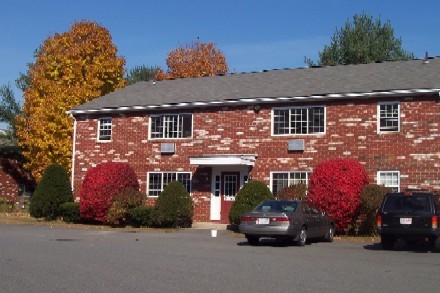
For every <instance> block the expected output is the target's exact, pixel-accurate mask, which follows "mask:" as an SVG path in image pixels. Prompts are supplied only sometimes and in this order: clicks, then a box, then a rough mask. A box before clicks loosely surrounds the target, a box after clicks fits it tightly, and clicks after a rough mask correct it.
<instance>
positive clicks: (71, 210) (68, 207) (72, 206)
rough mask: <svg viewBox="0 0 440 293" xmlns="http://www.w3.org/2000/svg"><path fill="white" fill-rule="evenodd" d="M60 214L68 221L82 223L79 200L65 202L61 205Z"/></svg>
mask: <svg viewBox="0 0 440 293" xmlns="http://www.w3.org/2000/svg"><path fill="white" fill-rule="evenodd" d="M60 214H61V217H63V221H64V222H67V223H80V222H81V214H80V212H79V202H65V203H63V204H61V205H60Z"/></svg>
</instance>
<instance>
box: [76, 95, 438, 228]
mask: <svg viewBox="0 0 440 293" xmlns="http://www.w3.org/2000/svg"><path fill="white" fill-rule="evenodd" d="M392 101H398V100H396V99H393V100H392ZM291 105H292V104H291ZM295 105H297V104H295ZM317 105H325V106H326V122H327V123H326V133H325V134H322V135H295V136H292V135H289V136H271V109H272V106H288V105H286V104H283V105H272V106H270V107H267V106H265V105H261V110H260V111H259V112H258V113H256V112H254V111H253V105H252V106H248V107H216V108H209V109H195V110H194V111H193V113H194V117H193V124H194V127H193V130H194V131H193V138H192V139H176V140H149V139H148V117H147V114H145V113H141V112H137V113H131V114H119V115H114V116H113V121H112V123H113V128H112V142H110V143H100V142H97V141H96V137H97V126H98V122H97V120H96V118H97V116H87V115H84V116H81V117H77V129H76V133H77V136H76V144H75V168H74V192H75V195H76V196H79V190H80V186H81V181H82V178H83V177H84V175H85V172H86V171H87V169H88V168H89V167H90V166H93V165H94V164H98V163H101V162H106V161H122V162H128V163H130V165H131V166H132V167H133V168H134V170H135V171H136V172H137V174H138V178H139V180H140V184H141V188H142V190H143V191H144V192H145V191H146V180H147V177H146V176H147V171H190V172H192V173H193V185H192V191H193V192H192V195H193V198H194V200H195V204H196V210H195V217H194V220H196V221H208V220H209V209H210V205H209V200H210V191H211V188H210V176H211V175H210V174H211V173H210V172H211V171H210V168H198V167H197V166H194V165H189V156H200V155H204V154H257V156H258V157H257V160H256V162H255V166H254V167H253V168H252V169H251V172H250V174H251V175H252V177H253V178H254V179H256V180H262V181H265V182H266V183H267V184H269V179H270V171H291V170H312V169H313V167H314V166H316V165H317V164H319V163H320V162H322V161H323V160H325V159H329V158H351V159H355V160H358V161H360V162H361V163H362V164H363V165H364V166H365V168H366V170H367V172H368V174H369V177H370V182H371V183H376V172H377V171H378V170H380V171H386V170H398V171H400V175H401V182H400V183H401V189H405V188H423V189H431V190H437V191H440V130H439V125H440V124H439V123H440V104H438V103H436V102H435V97H434V96H432V97H431V98H423V99H422V98H402V99H400V113H401V120H400V121H401V124H400V132H398V133H387V134H378V133H377V101H374V100H368V101H367V100H357V101H350V102H348V101H347V102H339V103H335V102H320V103H318V104H317ZM182 112H190V111H182ZM105 116H109V115H103V116H100V117H105ZM291 139H304V140H305V150H304V151H303V152H288V151H287V141H288V140H291ZM162 142H175V143H176V152H175V153H174V154H172V155H163V154H161V153H160V143H162ZM153 201H154V200H153V199H150V203H151V202H153Z"/></svg>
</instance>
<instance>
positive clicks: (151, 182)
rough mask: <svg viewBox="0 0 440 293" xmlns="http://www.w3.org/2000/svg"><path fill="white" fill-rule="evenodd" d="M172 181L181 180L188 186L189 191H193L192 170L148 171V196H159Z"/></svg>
mask: <svg viewBox="0 0 440 293" xmlns="http://www.w3.org/2000/svg"><path fill="white" fill-rule="evenodd" d="M171 181H179V182H180V183H182V184H183V185H184V186H185V187H186V190H187V191H188V192H191V173H190V172H148V183H147V194H148V196H159V194H160V193H161V192H162V191H163V189H164V188H165V187H166V186H167V185H168V183H170V182H171Z"/></svg>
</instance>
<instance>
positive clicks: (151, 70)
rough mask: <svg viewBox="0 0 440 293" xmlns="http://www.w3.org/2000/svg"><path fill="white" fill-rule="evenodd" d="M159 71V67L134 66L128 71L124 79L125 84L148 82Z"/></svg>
mask: <svg viewBox="0 0 440 293" xmlns="http://www.w3.org/2000/svg"><path fill="white" fill-rule="evenodd" d="M158 71H159V67H157V66H150V67H147V66H145V65H141V66H135V67H134V68H132V69H130V70H129V71H128V73H127V76H126V77H125V80H126V81H127V84H129V85H130V84H134V83H136V82H138V81H149V80H152V79H154V77H155V76H156V74H157V72H158Z"/></svg>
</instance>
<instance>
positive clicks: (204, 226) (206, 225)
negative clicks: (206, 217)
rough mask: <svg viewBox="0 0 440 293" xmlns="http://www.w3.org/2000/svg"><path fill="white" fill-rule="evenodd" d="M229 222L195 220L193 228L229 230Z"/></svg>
mask: <svg viewBox="0 0 440 293" xmlns="http://www.w3.org/2000/svg"><path fill="white" fill-rule="evenodd" d="M228 226H229V224H219V223H211V222H193V224H192V228H193V229H206V230H227V229H228Z"/></svg>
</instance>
